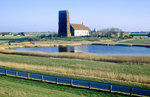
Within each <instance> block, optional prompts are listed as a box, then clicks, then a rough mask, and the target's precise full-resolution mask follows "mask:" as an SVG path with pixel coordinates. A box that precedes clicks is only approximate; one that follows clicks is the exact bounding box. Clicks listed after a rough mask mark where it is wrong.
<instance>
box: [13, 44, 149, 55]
mask: <svg viewBox="0 0 150 97" xmlns="http://www.w3.org/2000/svg"><path fill="white" fill-rule="evenodd" d="M14 50H17V51H41V52H46V53H59V52H84V53H93V54H101V55H146V56H149V55H150V48H148V47H138V46H107V45H80V46H70V47H62V46H60V47H33V48H15V49H14Z"/></svg>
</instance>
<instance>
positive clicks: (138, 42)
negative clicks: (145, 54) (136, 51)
mask: <svg viewBox="0 0 150 97" xmlns="http://www.w3.org/2000/svg"><path fill="white" fill-rule="evenodd" d="M124 42H125V43H135V44H150V38H147V39H133V40H128V41H124Z"/></svg>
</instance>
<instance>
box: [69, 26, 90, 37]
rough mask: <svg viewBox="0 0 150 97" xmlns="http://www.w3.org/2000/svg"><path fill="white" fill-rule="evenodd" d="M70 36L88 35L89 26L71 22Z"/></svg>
mask: <svg viewBox="0 0 150 97" xmlns="http://www.w3.org/2000/svg"><path fill="white" fill-rule="evenodd" d="M70 30H71V35H72V36H89V35H90V33H89V32H90V28H89V27H86V26H85V25H83V24H71V25H70Z"/></svg>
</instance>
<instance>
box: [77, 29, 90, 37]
mask: <svg viewBox="0 0 150 97" xmlns="http://www.w3.org/2000/svg"><path fill="white" fill-rule="evenodd" d="M89 35H90V33H89V31H88V30H75V31H74V36H89Z"/></svg>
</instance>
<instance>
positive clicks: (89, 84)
mask: <svg viewBox="0 0 150 97" xmlns="http://www.w3.org/2000/svg"><path fill="white" fill-rule="evenodd" d="M0 74H4V75H13V76H16V77H23V78H27V79H33V80H41V81H45V82H52V83H56V84H65V85H70V86H76V87H84V88H89V89H94V90H106V91H109V92H112V91H115V92H121V93H127V94H129V95H130V96H131V95H133V94H134V95H144V96H150V89H142V88H135V87H128V86H121V85H112V84H107V83H100V82H93V81H85V80H77V79H69V78H61V77H55V76H49V75H42V74H35V73H28V72H22V71H14V70H9V69H3V68H0Z"/></svg>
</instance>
